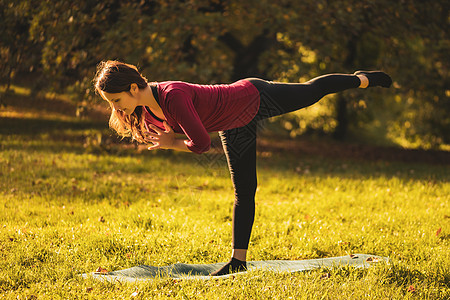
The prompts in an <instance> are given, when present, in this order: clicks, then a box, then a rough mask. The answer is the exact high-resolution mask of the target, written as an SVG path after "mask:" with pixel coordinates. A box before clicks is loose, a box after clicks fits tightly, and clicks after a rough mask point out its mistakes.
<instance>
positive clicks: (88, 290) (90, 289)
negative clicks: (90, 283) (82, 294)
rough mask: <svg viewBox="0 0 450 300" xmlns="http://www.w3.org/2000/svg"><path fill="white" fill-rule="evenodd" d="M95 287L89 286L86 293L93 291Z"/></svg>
mask: <svg viewBox="0 0 450 300" xmlns="http://www.w3.org/2000/svg"><path fill="white" fill-rule="evenodd" d="M93 289H94V288H91V287H87V288H86V293H90V292H92V290H93Z"/></svg>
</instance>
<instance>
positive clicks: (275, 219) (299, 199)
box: [0, 89, 450, 299]
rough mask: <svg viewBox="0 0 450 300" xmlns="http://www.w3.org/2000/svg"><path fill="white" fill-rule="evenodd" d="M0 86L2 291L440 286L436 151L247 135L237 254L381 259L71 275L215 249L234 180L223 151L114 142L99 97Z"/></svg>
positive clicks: (85, 295) (403, 289)
mask: <svg viewBox="0 0 450 300" xmlns="http://www.w3.org/2000/svg"><path fill="white" fill-rule="evenodd" d="M2 101H3V104H4V106H3V107H2V108H1V109H0V208H1V209H0V220H1V221H0V295H1V297H2V298H6V299H58V298H61V299H78V298H80V299H91V298H92V299H114V298H119V299H122V298H127V299H130V298H131V299H149V298H172V297H173V298H177V299H197V298H207V299H217V298H226V299H228V298H230V299H289V298H291V299H362V298H364V299H404V298H406V299H448V298H449V297H450V286H449V282H450V262H449V260H450V242H449V241H450V232H449V228H450V226H449V225H450V208H449V203H450V201H449V200H450V183H449V179H450V172H449V166H450V156H449V152H444V151H422V150H407V149H398V148H393V147H390V148H386V147H379V146H378V147H375V146H371V145H367V144H356V143H339V142H334V141H330V140H311V139H300V140H295V141H294V140H283V141H279V142H277V143H276V144H274V143H273V142H271V141H272V140H271V139H270V138H263V139H261V141H260V143H259V146H258V149H259V152H258V154H259V158H258V180H259V187H258V192H257V203H256V205H257V206H256V220H255V224H254V231H253V235H252V239H251V243H250V251H249V260H273V259H280V260H300V259H312V258H321V257H332V256H341V255H349V254H353V253H368V254H374V255H381V256H386V257H389V259H390V261H389V263H388V264H380V265H377V266H375V267H373V268H370V269H353V268H336V269H322V270H316V271H312V272H306V273H298V274H285V273H282V274H279V273H272V272H250V273H249V274H247V275H245V276H236V277H235V278H230V279H223V280H209V281H183V280H181V281H179V280H172V279H168V278H157V279H155V280H153V281H149V282H144V283H137V284H110V283H104V282H98V281H95V280H93V279H87V280H85V279H82V278H81V277H80V276H79V274H81V273H85V272H93V271H95V270H97V269H98V268H99V267H100V268H102V269H106V270H108V271H112V270H118V269H123V268H129V267H132V266H136V265H139V264H147V265H154V266H162V265H167V264H172V263H176V262H183V263H215V262H219V261H226V260H228V257H229V254H230V244H231V214H232V212H231V211H232V203H233V189H232V186H231V181H230V179H229V174H228V170H227V166H226V162H225V158H224V156H223V153H222V152H221V151H220V149H215V150H214V151H212V152H211V153H210V154H206V155H200V156H199V155H194V154H188V153H177V152H172V151H155V152H148V151H146V150H143V149H142V148H139V147H136V146H133V145H130V144H129V143H126V142H120V143H119V142H118V141H117V139H116V138H114V136H113V134H112V133H111V132H110V131H109V130H108V129H107V126H106V123H107V116H106V115H105V112H107V111H105V109H104V108H99V109H97V110H95V111H91V112H89V113H86V115H85V116H84V117H83V118H77V117H75V111H76V107H75V106H74V105H73V104H71V102H70V101H67V99H65V98H64V97H61V96H58V95H47V96H46V97H40V98H36V99H35V98H32V97H30V96H29V95H28V94H27V92H26V91H23V90H20V89H16V90H15V93H11V94H10V95H8V97H7V98H5V99H3V100H2ZM215 143H217V140H215Z"/></svg>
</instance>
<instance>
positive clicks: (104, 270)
mask: <svg viewBox="0 0 450 300" xmlns="http://www.w3.org/2000/svg"><path fill="white" fill-rule="evenodd" d="M95 273H101V274H106V273H108V270H106V269H103V268H102V267H98V268H97V270H96V271H95Z"/></svg>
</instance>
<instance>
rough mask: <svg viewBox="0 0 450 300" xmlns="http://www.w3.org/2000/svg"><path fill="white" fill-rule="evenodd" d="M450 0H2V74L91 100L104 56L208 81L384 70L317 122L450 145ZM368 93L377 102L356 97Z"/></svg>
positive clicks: (156, 72)
mask: <svg viewBox="0 0 450 300" xmlns="http://www.w3.org/2000/svg"><path fill="white" fill-rule="evenodd" d="M448 6H449V4H448V1H444V0H439V1H432V2H430V3H429V2H424V1H419V0H402V1H397V2H394V3H393V2H392V1H387V0H383V1H368V0H367V1H356V0H346V1H343V0H340V1H324V0H321V1H288V0H284V1H266V0H264V1H261V0H251V1H234V0H233V1H222V0H196V1H175V0H169V1H166V0H164V1H163V0H153V1H117V0H105V1H101V2H95V1H90V0H77V1H51V0H44V1H12V0H1V2H0V7H1V8H2V10H1V11H2V18H0V25H1V26H2V28H4V34H3V35H2V43H1V58H2V60H1V61H2V63H3V65H2V66H1V67H2V69H4V70H5V72H2V74H4V75H5V78H3V79H2V81H4V82H9V81H10V80H11V79H12V78H14V76H15V78H16V80H18V81H20V80H21V78H22V77H23V78H30V76H25V73H28V72H29V71H30V69H31V70H32V75H31V78H33V79H34V80H32V82H34V84H35V86H37V88H42V87H46V88H53V89H57V90H61V89H68V88H69V90H70V91H71V92H72V93H74V98H76V99H79V101H83V100H84V101H86V100H89V101H92V100H93V94H92V89H91V88H90V87H91V86H90V80H91V78H92V77H93V74H94V72H95V66H96V64H97V63H98V62H99V61H101V60H104V59H120V60H123V61H127V62H130V63H134V64H137V65H138V66H139V67H140V68H141V69H142V71H143V73H144V74H146V75H147V77H148V78H149V79H150V80H158V81H163V80H186V81H190V82H201V83H217V82H229V81H232V80H236V79H239V78H243V77H250V76H259V77H263V78H266V79H270V80H283V81H299V80H302V81H303V80H306V79H309V78H312V77H314V76H317V75H321V74H324V73H329V72H354V71H355V70H357V69H364V68H379V69H383V70H385V71H387V72H388V73H389V74H391V75H392V77H393V78H394V80H395V89H392V90H390V91H382V92H380V91H379V90H376V91H373V92H369V93H361V92H356V93H355V92H350V93H345V94H343V95H340V96H339V97H336V98H332V97H331V98H330V99H331V100H329V101H328V102H327V105H326V106H331V107H332V109H331V111H332V113H331V114H330V109H329V108H328V107H325V110H324V113H321V114H318V118H316V119H314V120H312V121H310V122H308V124H310V126H308V127H309V129H314V130H317V129H321V130H322V131H325V132H330V131H335V132H337V136H340V137H342V138H343V137H345V136H346V135H347V129H350V130H351V132H353V133H355V132H358V131H361V130H362V131H368V130H369V129H370V128H374V127H377V128H378V130H379V131H383V132H384V135H387V136H388V137H390V138H391V139H397V142H398V141H399V138H400V137H404V138H405V139H406V140H409V141H410V142H409V145H416V146H418V145H420V146H426V147H437V146H439V145H440V144H448V143H449V142H450V135H449V131H448V128H449V127H450V120H449V115H450V114H449V112H450V107H449V106H450V102H449V101H448V93H449V91H448V86H449V76H448V75H449V74H448V73H449V59H448V52H449V50H450V49H449V48H450V40H449V37H448V32H447V30H446V28H448V25H449V24H448V18H447V14H446V12H448ZM19 73H20V74H21V76H17V74H19ZM378 94H380V95H378ZM369 100H370V101H372V102H374V103H375V104H373V105H360V104H361V103H366V104H367V102H368V101H369ZM392 106H394V107H395V108H396V109H395V110H394V111H391V107H392ZM376 112H384V113H385V115H382V114H376ZM301 115H302V114H301V113H300V114H299V115H295V114H294V115H290V116H286V117H283V118H281V119H280V123H281V124H283V123H285V121H286V120H287V121H289V122H290V123H292V125H293V127H292V128H293V129H291V130H295V128H297V129H300V131H298V132H297V133H295V132H292V133H293V135H295V134H298V133H301V132H304V131H305V130H307V129H308V128H305V127H304V126H303V129H301V128H302V124H304V123H305V120H304V118H303V117H302V116H301ZM380 119H383V120H384V123H382V124H380V123H379V120H380ZM414 141H415V143H416V144H413V143H411V142H414ZM405 143H406V142H405Z"/></svg>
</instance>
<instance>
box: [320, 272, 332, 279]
mask: <svg viewBox="0 0 450 300" xmlns="http://www.w3.org/2000/svg"><path fill="white" fill-rule="evenodd" d="M330 277H331V275H330V273H325V274H322V276H320V279H328V278H330Z"/></svg>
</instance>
